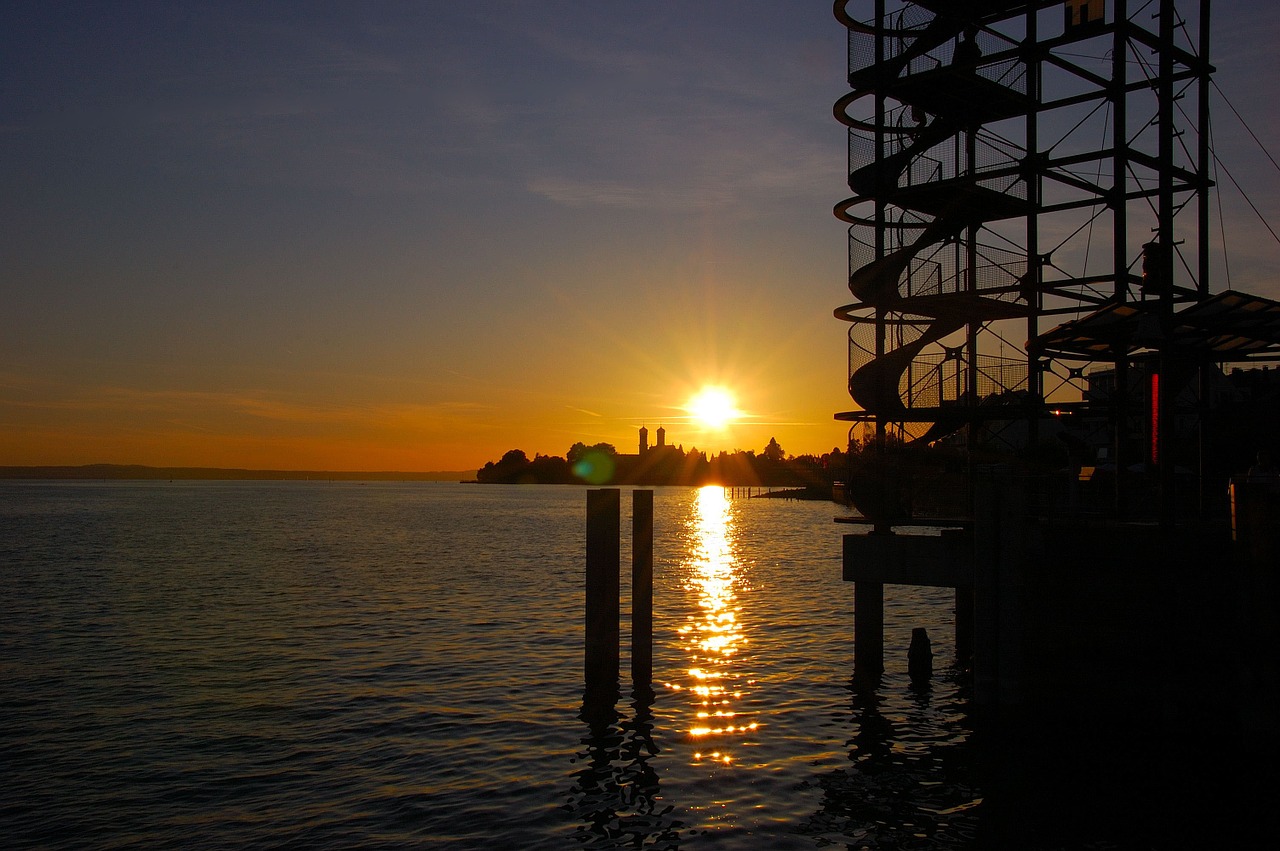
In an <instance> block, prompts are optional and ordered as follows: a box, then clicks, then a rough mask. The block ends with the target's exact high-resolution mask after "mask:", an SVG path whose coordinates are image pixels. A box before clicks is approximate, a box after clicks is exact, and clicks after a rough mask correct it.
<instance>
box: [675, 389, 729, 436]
mask: <svg viewBox="0 0 1280 851" xmlns="http://www.w3.org/2000/svg"><path fill="white" fill-rule="evenodd" d="M686 410H687V411H688V412H689V414H690V416H692V417H693V419H694V420H695V421H696V422H698V423H700V424H701V425H703V426H704V427H706V428H717V429H718V428H724V427H725V426H727V425H728V424H729V423H731V422H733V421H734V420H736V419H738V418H739V417H740V416H742V412H741V411H739V410H738V405H737V401H736V400H735V399H734V398H733V394H732V393H730V392H729V391H728V390H726V389H724V388H723V387H703V388H702V389H701V390H699V391H698V392H697V393H696V394H695V395H694V396H693V398H692V399H690V400H689V404H688V405H687V406H686Z"/></svg>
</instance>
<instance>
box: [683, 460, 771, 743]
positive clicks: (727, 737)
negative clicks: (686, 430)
mask: <svg viewBox="0 0 1280 851" xmlns="http://www.w3.org/2000/svg"><path fill="white" fill-rule="evenodd" d="M689 524H690V527H691V528H690V529H689V533H690V555H689V566H688V573H687V578H686V580H685V590H687V591H689V592H691V593H694V594H697V596H698V612H697V613H696V614H693V615H690V616H689V622H688V623H686V624H685V625H684V626H682V627H681V628H680V634H681V636H682V638H683V639H684V643H685V646H686V649H687V652H688V654H689V659H690V667H689V669H688V672H687V673H688V677H689V679H688V680H687V682H688V683H689V685H688V686H687V688H688V691H689V693H690V694H691V695H692V696H693V702H694V717H695V721H694V723H693V725H692V726H691V727H690V728H689V735H690V736H692V737H693V738H694V740H695V742H697V743H698V744H697V745H696V748H695V752H694V755H693V756H694V759H695V761H698V762H703V761H712V762H717V763H721V764H723V765H732V764H733V760H734V754H733V747H732V745H733V743H734V742H735V741H741V739H742V737H744V736H746V735H749V734H751V733H753V732H754V731H755V730H757V729H758V728H759V726H760V725H759V723H758V722H756V721H755V720H753V719H751V718H748V717H744V716H743V713H742V712H741V711H740V710H739V709H738V707H739V706H740V705H741V701H742V698H743V694H744V692H743V688H744V687H745V686H750V685H753V684H754V680H746V681H743V680H742V674H741V672H740V671H736V670H735V665H734V657H735V656H736V655H737V654H738V653H740V652H741V651H742V650H743V649H744V648H745V647H746V645H747V637H746V634H745V632H744V629H743V624H742V622H741V621H740V620H739V617H738V615H739V606H738V603H737V587H738V586H739V585H740V584H741V583H742V581H743V577H742V575H741V568H740V565H739V564H738V561H737V556H736V553H735V551H734V546H733V532H734V529H733V517H732V514H731V511H730V506H729V499H728V497H727V496H726V495H725V492H724V489H723V488H721V487H719V486H718V485H711V486H707V487H704V488H701V489H700V490H699V491H698V494H697V499H696V501H695V504H694V512H693V516H692V517H691V519H690V520H689Z"/></svg>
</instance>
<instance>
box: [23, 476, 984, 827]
mask: <svg viewBox="0 0 1280 851" xmlns="http://www.w3.org/2000/svg"><path fill="white" fill-rule="evenodd" d="M622 497H623V500H622V503H623V542H622V553H623V557H622V564H623V582H622V594H623V615H624V623H623V627H622V629H623V664H622V667H623V671H624V681H623V684H622V694H621V695H620V696H619V700H618V701H617V703H616V705H615V706H612V707H611V706H604V707H598V706H584V704H583V682H582V680H583V674H582V670H583V669H582V665H583V575H584V564H585V556H584V547H585V537H586V536H585V515H586V491H585V490H584V489H582V488H575V487H555V486H498V485H493V486H484V485H462V484H452V483H447V484H441V483H367V484H362V483H349V482H342V483H330V482H314V481H313V482H185V481H184V482H179V481H175V482H163V481H162V482H9V483H2V484H0V666H2V669H3V676H2V677H0V730H2V738H0V748H2V752H0V763H2V764H3V765H4V766H5V786H6V789H5V794H4V796H3V800H2V802H0V835H3V836H4V837H5V842H6V846H7V847H10V848H50V849H59V848H87V847H91V848H118V847H121V848H122V847H130V848H134V847H146V848H215V847H217V848H222V847H233V846H234V847H239V846H250V845H252V846H258V847H279V848H287V847H297V848H424V847H425V848H436V847H439V848H451V849H452V848H457V849H468V848H546V849H563V848H639V847H644V848H683V849H748V848H750V849H755V848H770V849H789V848H814V847H822V846H826V845H838V846H841V847H849V848H875V849H884V848H959V847H972V845H973V842H974V836H975V831H976V829H977V822H978V812H979V811H980V810H981V801H982V793H981V790H980V789H977V788H976V787H975V784H974V781H973V776H972V772H971V767H970V763H971V761H972V760H970V759H969V754H968V748H969V740H970V732H971V728H970V724H969V716H968V710H969V704H968V697H967V691H966V688H965V686H964V678H963V677H962V676H960V675H959V674H958V673H957V672H956V671H955V668H954V661H955V660H954V655H953V647H952V641H951V630H952V606H953V601H952V595H951V593H950V592H949V591H946V590H939V589H918V588H908V587H904V586H888V587H887V588H886V605H885V621H886V655H887V659H886V665H887V668H888V670H887V671H886V673H885V676H884V678H883V680H882V682H881V683H880V684H879V686H878V687H876V688H874V689H869V690H868V689H855V688H854V687H853V685H852V684H851V676H850V675H851V672H852V658H853V638H852V636H853V631H852V622H853V615H852V611H853V588H852V585H851V584H849V583H844V582H842V581H841V579H840V536H841V535H842V534H843V533H844V532H845V531H848V529H847V527H844V526H841V525H839V524H836V523H834V522H833V518H834V517H835V516H836V515H837V514H838V513H839V512H840V509H839V508H838V507H837V506H835V505H834V504H832V503H825V502H804V501H792V500H779V499H745V498H734V499H730V498H728V496H727V495H726V493H725V491H723V490H722V489H721V488H718V487H711V488H703V489H686V488H658V489H656V493H655V500H654V515H655V521H654V526H655V535H654V598H655V611H654V662H653V666H654V682H653V689H652V692H647V691H646V690H644V689H639V690H634V689H633V687H632V684H631V683H630V682H629V678H628V677H627V676H626V675H625V674H626V672H627V671H628V670H629V668H628V664H627V658H628V651H627V642H628V630H627V624H626V620H625V619H626V617H627V613H628V611H629V599H628V598H629V564H630V561H629V554H630V543H629V536H628V530H629V523H630V520H629V514H630V504H631V503H630V495H629V491H628V490H627V489H624V490H623V494H622ZM913 627H926V628H927V629H928V630H929V634H930V636H931V637H932V639H933V645H934V653H935V676H934V678H933V680H932V681H931V683H930V684H929V685H928V686H926V687H917V686H913V685H912V684H911V682H910V680H909V678H908V676H907V655H906V650H907V646H908V644H909V642H910V633H911V629H912V628H913Z"/></svg>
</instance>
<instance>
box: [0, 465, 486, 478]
mask: <svg viewBox="0 0 1280 851" xmlns="http://www.w3.org/2000/svg"><path fill="white" fill-rule="evenodd" d="M475 475H476V471H475V470H435V471H431V472H425V473H406V472H399V471H355V472H353V471H347V470H342V471H336V470H245V469H238V468H223V467H146V466H143V465H140V464H84V465H81V466H62V467H59V466H36V467H0V479H10V480H12V479H63V480H89V481H92V480H101V479H116V480H121V479H137V480H156V479H166V480H167V479H184V480H207V481H253V480H257V481H263V480H265V481H307V480H321V481H344V482H353V481H354V482H457V481H462V480H469V479H474V478H475Z"/></svg>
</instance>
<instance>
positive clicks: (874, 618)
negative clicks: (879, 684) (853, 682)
mask: <svg viewBox="0 0 1280 851" xmlns="http://www.w3.org/2000/svg"><path fill="white" fill-rule="evenodd" d="M883 673H884V583H883V582H870V581H867V580H859V581H857V582H855V583H854V584H853V676H854V678H855V679H858V680H861V681H863V682H867V681H869V680H874V679H877V678H878V677H879V676H880V675H881V674H883Z"/></svg>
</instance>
